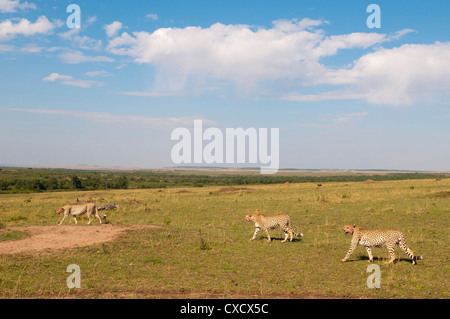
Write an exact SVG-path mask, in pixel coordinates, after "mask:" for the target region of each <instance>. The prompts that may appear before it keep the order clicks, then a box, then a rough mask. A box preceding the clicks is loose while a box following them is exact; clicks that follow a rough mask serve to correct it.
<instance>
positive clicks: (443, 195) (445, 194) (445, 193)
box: [431, 191, 450, 197]
mask: <svg viewBox="0 0 450 319" xmlns="http://www.w3.org/2000/svg"><path fill="white" fill-rule="evenodd" d="M431 197H450V191H446V192H438V193H435V194H433V195H432V196H431Z"/></svg>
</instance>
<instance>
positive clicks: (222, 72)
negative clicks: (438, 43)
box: [107, 19, 386, 91]
mask: <svg viewBox="0 0 450 319" xmlns="http://www.w3.org/2000/svg"><path fill="white" fill-rule="evenodd" d="M325 23H327V22H326V21H324V20H312V19H303V20H301V21H298V20H295V19H294V20H278V21H274V22H273V26H272V28H269V29H266V28H254V27H251V26H248V25H223V24H221V23H216V24H214V25H212V26H210V27H209V28H201V27H186V28H182V29H181V28H161V29H158V30H156V31H154V32H153V33H148V32H134V33H132V35H130V34H128V33H126V32H124V33H122V34H121V35H120V36H117V37H115V38H113V39H111V40H110V42H109V44H108V46H107V50H108V51H109V52H111V53H113V54H118V55H128V56H131V57H133V58H134V59H135V62H136V63H146V64H151V65H153V66H155V67H156V68H157V70H158V76H157V87H156V89H157V90H159V89H160V88H165V89H169V90H174V91H181V90H185V89H186V88H187V87H189V86H194V89H195V86H199V87H204V86H205V85H206V83H211V81H210V80H211V79H212V80H216V81H221V82H223V81H225V82H228V83H232V84H234V85H236V87H239V88H241V89H244V90H247V89H252V88H255V87H257V86H258V85H259V84H260V83H264V82H266V81H285V80H288V81H291V82H294V83H296V85H297V86H299V85H300V86H301V85H310V84H311V83H317V82H319V81H320V79H321V78H322V77H323V76H324V74H325V73H326V72H327V68H326V67H325V66H324V65H321V64H320V63H319V60H320V59H321V58H322V57H325V56H329V55H333V54H336V52H337V51H338V50H339V49H349V48H368V47H370V46H373V45H375V44H377V43H381V42H383V41H384V40H385V38H386V35H385V34H377V33H353V34H349V35H340V36H330V37H326V36H325V35H324V32H323V30H317V29H316V28H317V26H320V25H323V24H325Z"/></svg>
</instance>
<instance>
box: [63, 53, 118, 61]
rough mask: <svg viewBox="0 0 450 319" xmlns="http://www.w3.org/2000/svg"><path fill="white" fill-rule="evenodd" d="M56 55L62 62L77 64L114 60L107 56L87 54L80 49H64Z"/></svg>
mask: <svg viewBox="0 0 450 319" xmlns="http://www.w3.org/2000/svg"><path fill="white" fill-rule="evenodd" d="M58 57H59V58H60V59H61V60H62V61H63V62H64V63H69V64H78V63H85V62H114V59H112V58H110V57H107V56H102V55H100V56H88V55H85V54H84V53H83V52H81V51H66V52H63V53H60V54H59V55H58Z"/></svg>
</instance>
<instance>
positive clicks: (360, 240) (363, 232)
mask: <svg viewBox="0 0 450 319" xmlns="http://www.w3.org/2000/svg"><path fill="white" fill-rule="evenodd" d="M344 232H345V234H352V235H353V237H352V243H351V245H350V249H349V250H348V252H347V255H346V256H345V257H344V258H343V259H341V261H342V262H345V261H347V259H348V258H349V257H350V255H351V254H352V253H353V251H354V250H355V249H356V246H357V245H361V246H365V247H366V251H367V254H368V255H369V262H370V263H372V262H373V256H372V251H371V249H370V247H384V246H386V247H387V249H388V251H389V255H390V257H391V259H390V260H389V261H388V264H390V263H392V262H394V260H395V250H394V247H395V246H396V245H399V246H400V248H401V249H402V250H403V251H404V252H405V253H406V254H407V255H408V256H409V258H411V259H412V263H413V265H414V264H416V260H422V259H423V257H422V256H415V255H414V253H413V252H412V250H411V249H409V248H408V246H407V245H406V242H405V236H404V235H403V233H402V232H401V231H400V230H398V229H376V230H370V229H364V228H361V227H356V225H345V226H344Z"/></svg>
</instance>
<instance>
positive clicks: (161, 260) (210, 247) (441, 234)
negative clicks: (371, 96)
mask: <svg viewBox="0 0 450 319" xmlns="http://www.w3.org/2000/svg"><path fill="white" fill-rule="evenodd" d="M7 170H8V169H5V170H3V172H0V173H1V174H3V173H5V174H6V172H5V171H7ZM19 172H20V173H24V172H25V173H30V171H26V170H25V171H22V170H19ZM16 173H17V172H16ZM9 174H12V173H11V172H9ZM39 174H45V170H44V171H39ZM70 174H72V175H71V176H73V174H74V172H70ZM78 174H79V175H80V172H78ZM199 174H200V175H202V176H209V177H204V179H205V181H207V180H209V181H211V184H213V185H207V186H202V187H198V185H197V187H195V186H193V185H190V186H180V185H174V186H171V187H164V188H146V189H137V188H135V189H130V188H129V187H127V188H125V189H101V190H76V189H68V190H65V191H40V192H28V193H23V192H14V191H11V190H10V191H9V192H7V191H5V192H4V193H3V194H0V297H1V298H139V299H140V298H146V299H148V298H156V299H159V298H245V299H249V298H252V299H259V298H283V299H284V298H427V299H431V298H449V290H448V286H449V273H450V269H449V258H450V254H449V249H448V244H449V239H450V238H449V228H448V225H449V224H450V223H449V213H450V179H449V178H448V176H446V175H445V173H442V174H436V175H435V176H434V177H433V178H430V176H428V175H427V176H425V177H426V178H422V179H421V175H420V174H419V175H418V176H419V177H418V178H416V179H409V178H407V179H401V178H399V180H389V178H388V177H386V176H387V175H389V174H384V173H383V174H377V175H376V176H378V177H379V178H378V179H379V180H374V179H372V178H367V177H368V176H369V177H370V176H372V177H373V176H374V175H367V174H365V173H364V174H362V173H357V174H356V175H358V176H360V175H361V174H362V176H363V177H362V178H361V179H363V180H361V181H351V179H352V178H354V176H355V174H349V173H348V172H347V173H346V174H342V173H340V174H334V175H335V176H336V175H339V176H349V178H348V180H349V181H345V180H344V181H326V182H323V180H322V179H320V178H322V177H323V175H327V174H326V173H323V172H321V173H311V172H307V173H305V172H303V173H299V172H290V173H287V172H282V173H280V174H281V177H283V178H285V177H286V176H289V175H291V177H292V176H306V175H309V176H310V177H309V178H310V179H311V182H307V181H304V182H292V181H291V182H289V181H285V180H284V179H283V180H277V178H280V176H278V177H273V183H272V184H266V183H255V182H254V181H253V183H249V184H245V185H242V184H237V183H234V184H233V183H232V182H230V184H229V185H226V186H225V185H214V183H213V182H212V181H214V180H216V181H217V180H220V178H219V177H218V176H221V178H223V176H229V175H230V173H223V174H221V173H220V172H218V171H214V172H210V171H209V172H208V171H207V172H205V171H202V172H200V171H196V172H192V171H189V172H187V173H186V172H184V173H182V175H183V176H184V178H185V180H186V181H188V180H190V179H193V178H194V177H195V176H198V175H199ZM233 174H234V175H239V176H240V178H241V181H242V180H245V179H246V178H247V177H248V178H250V177H251V176H252V175H253V174H252V173H242V172H241V173H233ZM302 174H303V175H302ZM305 174H306V175H305ZM234 175H233V176H234ZM328 175H333V174H330V173H328ZM383 175H384V176H385V177H384V179H383V178H382V177H380V176H383ZM80 176H81V175H80ZM352 176H353V177H352ZM317 178H319V179H317ZM315 179H317V180H318V181H319V182H317V180H316V181H315V182H314V180H315ZM81 180H83V179H81ZM84 180H86V179H84ZM196 181H197V180H196ZM277 181H278V182H277ZM72 186H74V185H72ZM79 202H93V203H96V204H97V205H98V206H101V205H104V204H111V203H117V204H118V205H119V208H118V209H112V210H105V211H100V214H101V215H103V214H106V215H107V217H106V219H104V223H103V224H101V225H100V223H99V221H98V220H97V219H95V218H94V219H93V221H92V223H91V225H87V217H86V216H82V217H81V218H80V217H79V218H78V224H77V225H75V223H74V221H73V219H72V218H68V219H67V220H66V221H65V222H64V224H63V225H61V226H57V224H58V223H59V222H60V220H61V218H62V216H61V215H57V214H56V210H57V209H58V208H59V207H61V206H63V205H66V204H76V203H79ZM257 212H259V213H261V214H266V215H271V214H277V213H286V214H289V215H290V216H291V219H292V224H293V228H294V230H295V231H296V232H302V233H303V234H304V237H303V238H294V241H293V242H289V241H288V242H286V243H281V240H282V239H283V238H284V234H283V232H282V231H281V230H280V229H275V230H271V231H270V234H271V237H272V241H271V242H270V243H269V242H267V238H266V236H265V234H264V232H262V231H261V232H260V233H259V234H258V236H257V238H256V240H254V241H250V238H251V237H252V235H253V232H254V229H255V228H254V224H253V223H248V222H245V220H244V217H245V215H246V214H252V213H257ZM346 224H355V225H358V226H362V227H365V228H370V229H376V228H398V229H400V230H402V231H403V232H404V234H405V236H406V242H407V244H408V246H409V247H410V248H411V249H412V250H413V251H414V253H415V254H416V255H421V256H423V257H424V260H421V261H418V264H417V265H412V263H411V259H410V258H408V256H406V255H405V254H404V253H403V251H401V250H400V249H399V248H398V246H397V248H396V254H397V260H396V262H395V263H394V264H389V265H388V264H386V262H387V261H388V260H389V255H388V251H387V249H386V248H374V249H372V251H373V254H374V263H375V264H378V265H379V266H380V269H381V288H380V289H369V288H368V287H367V285H366V281H367V277H368V276H369V275H370V273H368V272H367V266H368V265H369V263H368V259H369V258H368V256H367V253H366V251H365V249H364V247H361V246H359V247H358V248H357V249H356V251H355V252H354V253H353V255H352V256H351V257H350V259H349V260H348V261H347V262H346V263H342V262H341V261H340V259H342V258H343V257H344V256H345V254H346V253H347V250H348V248H349V246H350V241H351V236H350V235H345V234H344V232H343V226H344V225H346ZM71 264H76V265H79V266H80V269H81V289H69V288H68V286H67V284H66V280H67V277H68V276H69V275H70V274H69V273H67V272H66V269H67V267H68V265H71Z"/></svg>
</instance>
